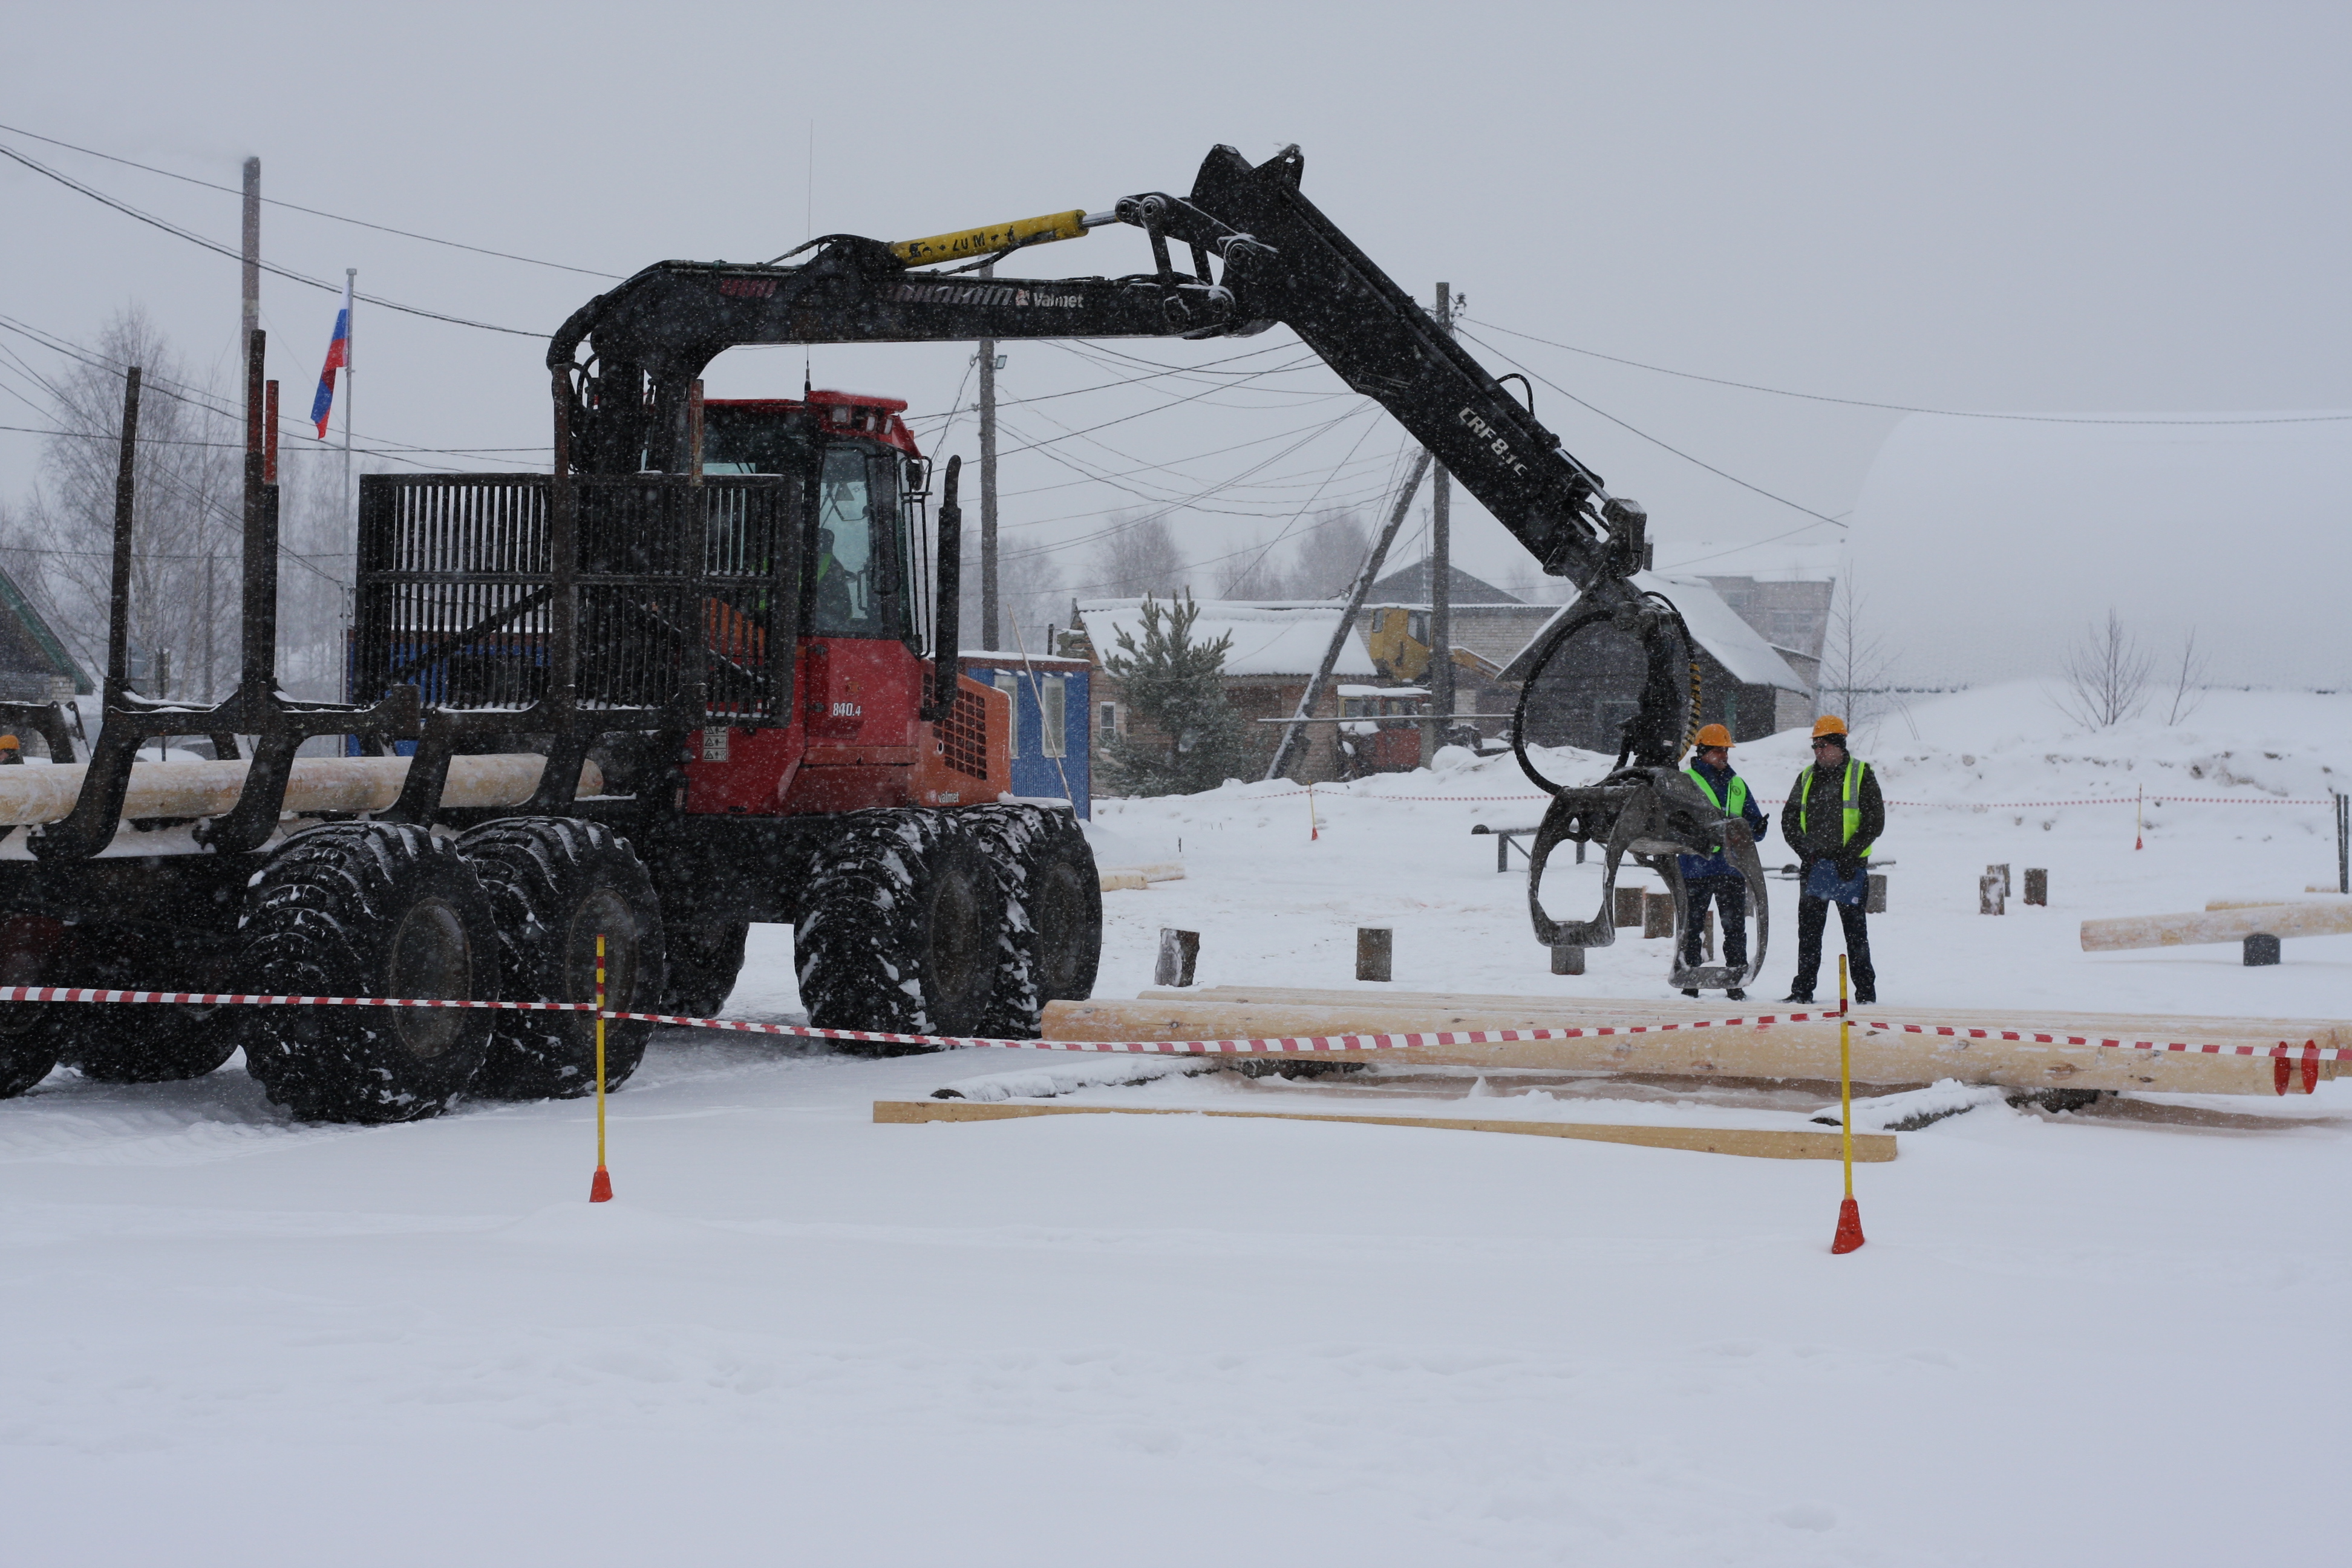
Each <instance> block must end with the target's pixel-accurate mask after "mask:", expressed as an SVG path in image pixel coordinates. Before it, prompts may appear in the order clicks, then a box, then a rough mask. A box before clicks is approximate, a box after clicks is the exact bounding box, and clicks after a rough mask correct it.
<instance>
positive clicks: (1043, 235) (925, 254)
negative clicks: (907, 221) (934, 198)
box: [890, 209, 1087, 267]
mask: <svg viewBox="0 0 2352 1568" xmlns="http://www.w3.org/2000/svg"><path fill="white" fill-rule="evenodd" d="M1086 216H1087V215H1086V213H1085V211H1084V210H1083V209H1080V210H1077V211H1073V212H1066V213H1048V214H1046V215H1045V216H1044V217H1024V218H1016V219H1014V220H1013V222H1011V223H1000V224H992V225H990V226H987V227H986V228H967V229H963V230H961V231H959V232H958V233H955V234H935V235H932V236H931V237H929V238H928V239H902V240H900V241H898V243H897V244H896V245H893V246H892V247H890V253H891V254H892V255H894V256H896V257H897V258H898V259H899V260H901V261H903V262H905V263H906V264H907V265H908V266H909V267H929V266H930V265H931V264H932V263H933V262H935V261H969V260H971V258H974V257H980V256H986V255H988V254H989V253H990V252H992V251H998V250H1011V249H1012V248H1013V247H1015V246H1022V245H1050V244H1051V243H1053V242H1054V241H1055V240H1057V239H1082V238H1084V237H1086V233H1087V227H1086Z"/></svg>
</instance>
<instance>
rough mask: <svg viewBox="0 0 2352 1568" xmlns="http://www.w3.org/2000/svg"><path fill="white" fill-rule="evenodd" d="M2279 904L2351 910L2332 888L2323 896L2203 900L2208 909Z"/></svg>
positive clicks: (2312, 893) (2351, 905) (2246, 907)
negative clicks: (2311, 905)
mask: <svg viewBox="0 0 2352 1568" xmlns="http://www.w3.org/2000/svg"><path fill="white" fill-rule="evenodd" d="M2281 904H2317V905H2318V906H2320V907H2321V908H2322V909H2338V910H2352V903H2347V901H2346V900H2345V898H2344V895H2343V894H2341V893H2338V892H2336V891H2334V890H2332V889H2330V890H2328V891H2327V892H2326V896H2325V897H2323V896H2322V895H2321V894H2320V893H2316V892H2310V893H2305V894H2302V895H2298V896H2297V897H2294V898H2291V899H2208V900H2205V907H2206V908H2207V909H2209V910H2270V909H2276V908H2277V907H2278V906H2279V905H2281Z"/></svg>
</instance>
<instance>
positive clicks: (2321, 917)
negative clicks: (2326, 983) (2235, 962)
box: [2083, 899, 2352, 952]
mask: <svg viewBox="0 0 2352 1568" xmlns="http://www.w3.org/2000/svg"><path fill="white" fill-rule="evenodd" d="M2347 931H2352V900H2342V899H2337V900H2332V901H2328V902H2320V901H2317V900H2313V901H2309V902H2298V903H2292V904H2253V905H2244V904H2239V905H2234V906H2233V907H2231V908H2229V909H2220V910H2214V909H2208V910H2201V911H2199V912H2196V913H2192V914H2179V915H2126V916H2124V917H2122V918H2121V919H2119V920H2107V921H2084V922H2083V951H2084V952H2118V951H2121V950H2124V949H2129V948H2140V947H2193V946H2198V945H2201V944H2207V943H2221V942H2243V941H2244V940H2245V939H2246V938H2248V937H2250V936H2253V935H2255V934H2256V933H2258V932H2260V933H2267V934H2268V935H2271V936H2280V937H2286V936H2341V935H2343V934H2345V933H2346V932H2347Z"/></svg>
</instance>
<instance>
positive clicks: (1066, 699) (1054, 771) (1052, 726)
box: [957, 648, 1094, 817]
mask: <svg viewBox="0 0 2352 1568" xmlns="http://www.w3.org/2000/svg"><path fill="white" fill-rule="evenodd" d="M957 659H958V662H959V665H960V667H961V668H962V670H963V672H964V674H966V675H968V676H970V677H971V679H974V680H978V681H983V682H985V683H986V684H988V685H991V686H993V687H995V688H996V689H998V690H999V691H1002V692H1003V693H1004V694H1005V695H1006V696H1007V697H1009V698H1011V699H1012V700H1013V735H1012V744H1011V746H1010V748H1009V749H1010V751H1011V752H1012V761H1013V794H1014V795H1018V796H1020V797H1021V798H1022V799H1024V800H1066V801H1068V802H1069V803H1070V806H1071V808H1072V809H1073V810H1075V811H1076V813H1077V814H1078V815H1079V816H1082V817H1088V816H1093V815H1094V782H1093V778H1094V770H1093V765H1092V764H1093V760H1094V758H1093V751H1094V740H1093V732H1094V718H1093V707H1092V701H1093V698H1092V684H1091V683H1092V679H1093V674H1094V667H1093V666H1092V665H1090V664H1088V663H1087V661H1086V660H1085V659H1083V658H1059V657H1054V656H1049V655H1046V654H1042V653H1041V654H1034V655H1030V656H1027V657H1024V656H1023V655H1021V654H1018V653H1006V652H1004V651H1003V649H995V650H991V649H988V648H966V649H964V650H963V651H962V652H961V654H959V655H957Z"/></svg>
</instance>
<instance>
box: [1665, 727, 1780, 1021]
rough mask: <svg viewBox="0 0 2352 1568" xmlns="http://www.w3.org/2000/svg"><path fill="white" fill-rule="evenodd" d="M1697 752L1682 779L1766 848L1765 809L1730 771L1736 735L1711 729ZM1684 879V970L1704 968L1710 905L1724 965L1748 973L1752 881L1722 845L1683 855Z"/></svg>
mask: <svg viewBox="0 0 2352 1568" xmlns="http://www.w3.org/2000/svg"><path fill="white" fill-rule="evenodd" d="M1694 744H1695V745H1696V748H1697V752H1696V755H1695V756H1693V757H1692V758H1691V765H1690V766H1688V767H1686V768H1685V769H1684V770H1683V776H1684V777H1685V778H1686V779H1688V780H1690V782H1691V783H1693V784H1696V785H1697V786H1698V792H1699V794H1701V795H1705V796H1706V798H1707V803H1708V804H1709V805H1713V806H1714V807H1715V809H1716V810H1717V811H1719V812H1721V813H1723V815H1724V816H1736V817H1739V818H1741V819H1742V820H1744V821H1745V822H1746V823H1747V824H1748V832H1749V833H1751V834H1753V835H1755V837H1756V841H1757V842H1758V843H1759V844H1761V843H1762V842H1763V841H1764V835H1765V834H1766V833H1767V832H1768V831H1769V828H1770V824H1769V822H1768V821H1767V820H1766V818H1765V816H1764V809H1763V807H1761V806H1759V805H1757V804H1756V803H1755V802H1754V801H1753V800H1751V799H1749V798H1748V781H1747V780H1746V779H1744V778H1741V777H1740V776H1739V775H1738V773H1733V772H1732V771H1731V731H1728V730H1727V729H1725V728H1724V727H1723V726H1722V725H1720V724H1709V725H1707V726H1706V728H1705V729H1703V730H1701V731H1699V732H1698V734H1697V736H1696V739H1695V741H1694ZM1676 864H1677V866H1678V868H1680V870H1681V871H1682V874H1683V891H1684V894H1685V897H1684V900H1683V908H1684V911H1685V914H1684V921H1683V967H1684V968H1685V969H1696V968H1697V967H1698V963H1699V956H1700V955H1699V936H1700V933H1701V932H1702V931H1704V930H1705V929H1706V908H1707V905H1708V903H1709V902H1710V901H1711V902H1713V903H1714V904H1715V906H1716V907H1717V909H1719V910H1722V911H1723V962H1724V963H1727V964H1728V965H1729V966H1730V967H1731V968H1733V969H1735V970H1737V969H1745V968H1747V967H1748V880H1747V879H1746V878H1744V877H1742V876H1741V875H1740V874H1739V873H1738V871H1737V870H1735V869H1734V868H1732V865H1731V862H1730V861H1728V860H1727V859H1725V858H1723V846H1722V845H1720V844H1718V845H1717V846H1716V847H1715V848H1714V849H1713V850H1712V851H1711V852H1709V853H1707V854H1705V855H1684V856H1681V857H1678V858H1677V862H1676ZM1683 994H1684V995H1685V996H1696V995H1697V994H1698V988H1697V987H1696V986H1695V985H1685V986H1684V987H1683ZM1724 994H1725V995H1726V996H1727V997H1729V998H1730V999H1731V1000H1732V1001H1734V1002H1744V1001H1746V1000H1747V999H1748V993H1747V992H1745V991H1743V990H1741V989H1740V988H1739V987H1738V986H1737V985H1734V986H1732V987H1731V988H1730V989H1728V990H1727V991H1726V992H1725V993H1724Z"/></svg>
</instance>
